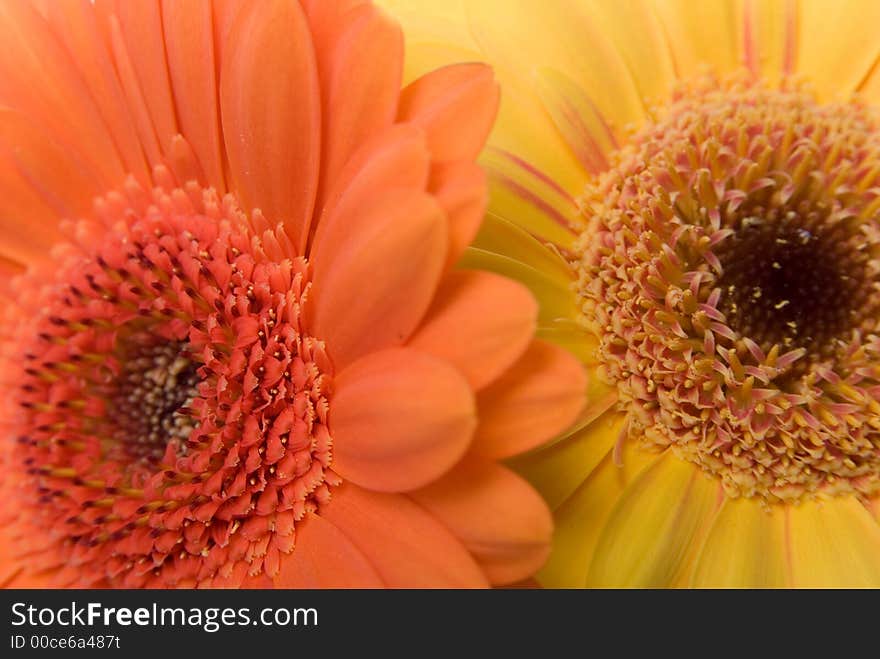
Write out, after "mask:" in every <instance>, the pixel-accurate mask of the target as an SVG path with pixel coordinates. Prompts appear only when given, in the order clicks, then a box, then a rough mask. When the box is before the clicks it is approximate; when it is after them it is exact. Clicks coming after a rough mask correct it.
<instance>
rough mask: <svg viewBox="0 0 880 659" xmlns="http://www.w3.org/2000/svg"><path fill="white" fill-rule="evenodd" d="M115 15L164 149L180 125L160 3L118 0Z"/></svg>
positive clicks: (154, 127)
mask: <svg viewBox="0 0 880 659" xmlns="http://www.w3.org/2000/svg"><path fill="white" fill-rule="evenodd" d="M115 16H116V17H118V19H119V25H120V28H121V32H122V36H123V40H124V43H125V51H126V55H127V57H128V58H129V59H130V60H131V65H132V67H133V69H134V73H135V75H136V76H137V83H138V87H139V88H140V91H141V93H142V94H143V96H142V99H143V100H142V101H141V103H143V104H144V105H145V106H146V108H147V109H148V112H149V117H150V122H151V124H152V127H153V130H154V131H155V138H156V141H157V142H158V144H159V147H160V148H161V149H162V150H163V151H164V149H166V148H167V147H168V145H169V144H170V142H171V138H172V137H173V136H174V135H176V134H177V133H178V132H179V128H178V126H177V120H176V118H175V111H174V97H173V95H172V92H171V80H170V79H169V76H168V61H167V59H166V57H165V35H164V31H163V26H162V8H161V4H160V3H158V2H153V1H151V0H133V1H132V2H128V1H127V0H122V1H121V2H116V3H115ZM133 100H134V99H133ZM135 102H137V101H135ZM215 102H216V101H215ZM151 164H153V165H157V164H159V163H158V162H152V163H151Z"/></svg>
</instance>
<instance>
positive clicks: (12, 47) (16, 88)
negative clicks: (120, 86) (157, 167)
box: [0, 0, 124, 187]
mask: <svg viewBox="0 0 880 659" xmlns="http://www.w3.org/2000/svg"><path fill="white" fill-rule="evenodd" d="M0 41H2V43H3V49H2V51H0V103H2V104H3V105H5V106H7V107H9V108H12V109H14V110H17V111H19V112H21V113H22V114H24V115H26V116H28V117H31V118H32V120H33V121H34V123H35V124H36V125H38V126H40V127H41V128H43V129H45V130H46V131H48V132H49V133H50V135H51V137H52V139H53V141H55V142H56V143H57V144H59V145H60V146H63V147H65V148H68V149H70V150H71V151H72V152H73V153H75V154H76V159H77V160H79V161H81V162H84V163H86V164H87V166H88V168H89V169H90V170H91V171H93V172H95V173H96V174H97V175H98V176H100V177H101V178H100V183H101V184H102V185H104V186H108V187H109V186H112V185H116V184H119V183H121V182H122V180H123V178H124V170H123V168H122V163H121V161H120V159H119V156H118V154H117V152H116V149H115V147H114V145H113V141H112V139H111V138H110V136H109V134H108V131H107V128H106V126H105V124H104V122H103V120H102V119H101V115H100V113H99V111H98V109H97V107H96V106H95V103H94V100H93V99H92V97H91V95H90V93H89V90H88V88H87V87H86V85H85V83H84V81H83V79H82V77H81V76H80V74H79V72H78V71H77V70H76V65H75V63H74V62H73V60H72V59H71V56H70V55H69V54H68V53H67V51H66V49H65V48H64V47H63V45H62V44H61V43H59V42H58V40H57V39H56V38H55V36H54V35H53V34H52V32H51V30H50V29H49V25H48V23H47V22H46V21H45V19H44V18H43V17H42V16H40V15H39V14H38V13H37V12H36V11H35V10H34V8H33V7H31V5H30V3H28V2H24V1H23V0H10V2H3V3H0ZM62 108H64V111H61V109H62ZM86 136H87V137H86Z"/></svg>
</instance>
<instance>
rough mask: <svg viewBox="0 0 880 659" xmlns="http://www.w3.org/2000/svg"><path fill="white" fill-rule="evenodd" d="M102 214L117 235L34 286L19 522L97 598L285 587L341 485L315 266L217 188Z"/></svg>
mask: <svg viewBox="0 0 880 659" xmlns="http://www.w3.org/2000/svg"><path fill="white" fill-rule="evenodd" d="M104 207H105V212H106V213H108V214H109V217H107V218H105V220H106V224H107V226H110V227H112V229H110V230H107V229H101V230H98V231H93V232H92V233H91V235H93V236H94V238H93V239H91V240H84V241H82V244H81V245H69V246H67V250H66V252H67V253H66V255H65V256H64V258H63V261H62V263H61V265H60V266H59V267H57V268H55V269H53V271H52V273H51V275H49V277H48V278H45V279H43V278H40V277H39V276H38V275H37V274H31V275H28V277H27V278H25V279H24V280H23V281H20V282H19V283H18V286H19V288H18V291H17V294H18V296H19V297H20V299H22V300H23V302H22V307H23V308H22V309H21V310H19V312H18V313H17V314H16V315H15V317H14V329H13V331H14V333H15V336H17V337H19V338H18V340H17V345H16V346H15V352H16V353H17V355H18V357H17V358H15V359H13V362H12V364H11V368H12V371H11V378H10V379H11V381H12V382H14V383H15V384H16V386H15V388H14V391H15V393H14V401H12V403H13V408H14V409H13V410H12V411H11V413H10V414H7V415H6V419H5V423H6V424H7V425H8V426H9V432H10V433H11V434H12V435H13V436H15V437H17V438H18V442H19V444H20V445H21V451H20V453H19V455H20V459H21V461H22V462H23V466H24V471H26V472H27V474H28V478H27V480H26V482H25V484H24V485H23V486H26V487H30V488H32V489H33V493H34V497H33V499H32V505H31V506H30V507H29V509H28V510H26V511H22V514H24V515H27V516H29V517H30V518H31V519H32V520H33V523H34V524H35V525H38V526H39V527H41V528H42V529H44V530H45V531H46V532H48V533H49V534H50V535H51V536H52V537H53V538H54V545H53V547H52V551H50V552H48V555H47V556H45V557H44V558H45V560H46V561H47V566H48V565H49V564H52V563H54V564H65V565H68V566H71V567H72V568H73V569H76V570H78V571H79V572H81V573H82V574H84V575H85V576H86V578H88V579H90V580H91V581H92V583H93V584H94V585H111V584H112V585H123V586H127V587H140V586H153V585H163V586H164V585H174V586H188V585H198V584H209V583H212V581H214V580H222V579H224V578H227V577H229V576H230V575H231V574H232V573H234V572H235V573H239V576H241V574H240V573H244V572H246V573H247V574H249V575H251V576H260V575H266V576H269V577H272V576H274V575H275V574H277V572H278V569H279V561H280V556H281V555H282V554H284V553H289V552H290V551H292V549H293V544H294V536H295V526H296V522H297V521H298V520H299V519H301V518H302V517H303V516H304V515H305V514H306V513H307V512H310V511H316V510H318V509H319V508H320V506H321V505H322V504H323V503H324V502H326V501H327V500H328V499H329V488H330V487H331V486H333V485H334V484H337V483H338V482H339V479H338V477H337V476H336V475H335V474H334V473H333V472H332V471H331V470H330V464H331V462H332V457H331V439H330V434H329V432H328V429H327V413H328V404H327V396H328V392H329V388H330V386H331V383H332V367H331V364H330V361H329V359H328V357H327V355H326V353H325V350H324V346H323V344H322V342H321V341H319V340H317V339H315V338H314V337H312V336H310V335H309V333H308V331H307V330H306V328H305V326H304V322H303V319H302V314H303V306H304V305H305V304H306V303H307V297H308V291H309V287H310V283H309V265H308V263H307V262H306V260H305V259H303V258H298V259H294V260H291V259H285V258H283V256H281V253H280V249H279V245H278V240H282V239H283V236H281V235H280V234H276V233H273V232H266V233H264V234H261V235H260V236H257V235H255V232H254V231H253V229H252V228H251V227H250V225H249V224H248V221H247V218H245V216H244V215H243V214H242V213H241V211H239V210H238V209H237V207H236V205H235V202H234V200H233V199H232V198H231V197H227V198H225V199H222V200H221V199H219V198H218V197H217V195H216V193H214V192H213V190H200V189H188V190H187V192H186V193H184V192H183V191H182V190H174V191H157V192H156V193H155V194H154V199H152V200H150V201H149V202H140V201H138V200H136V199H135V198H134V197H132V198H129V199H127V200H124V201H123V200H122V198H121V196H119V195H115V196H113V195H111V196H108V198H107V199H106V200H105V202H104ZM270 255H271V257H270ZM25 307H26V308H25ZM59 553H60V556H59Z"/></svg>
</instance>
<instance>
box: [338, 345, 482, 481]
mask: <svg viewBox="0 0 880 659" xmlns="http://www.w3.org/2000/svg"><path fill="white" fill-rule="evenodd" d="M336 387H337V390H336V394H335V396H334V397H333V400H332V412H331V420H330V424H331V431H332V433H333V436H334V462H333V468H334V469H335V470H336V471H338V472H339V473H340V474H341V475H342V477H343V478H346V479H348V480H351V481H353V482H355V483H358V484H360V485H363V486H364V487H368V488H370V489H374V490H383V491H400V490H411V489H415V488H417V487H422V486H423V485H425V484H427V483H429V482H430V481H432V480H434V479H435V478H437V477H438V476H440V475H441V474H443V473H444V472H445V471H446V470H447V469H449V468H450V467H452V465H453V464H455V463H456V462H457V461H458V460H459V459H460V458H461V456H462V455H463V454H464V452H465V451H466V450H467V447H468V445H469V444H470V441H471V438H472V436H473V432H474V428H475V427H476V417H475V409H474V399H473V394H472V393H471V389H470V387H469V386H468V385H467V382H466V381H465V379H464V378H463V377H462V376H461V375H460V374H459V373H458V372H457V371H456V370H455V369H454V368H453V367H452V366H450V365H449V364H448V363H447V362H444V361H442V360H440V359H437V358H435V357H431V356H430V355H427V354H424V353H420V352H419V351H417V350H414V349H412V348H396V349H391V350H385V351H381V352H377V353H373V354H370V355H367V356H366V357H363V358H362V359H360V360H358V361H357V362H355V363H353V364H352V365H351V366H349V367H348V368H346V369H345V370H343V371H342V373H340V374H339V376H338V378H337V379H336Z"/></svg>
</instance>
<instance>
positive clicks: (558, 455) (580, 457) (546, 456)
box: [510, 413, 624, 509]
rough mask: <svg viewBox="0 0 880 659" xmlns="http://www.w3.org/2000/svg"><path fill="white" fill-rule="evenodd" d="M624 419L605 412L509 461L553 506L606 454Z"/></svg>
mask: <svg viewBox="0 0 880 659" xmlns="http://www.w3.org/2000/svg"><path fill="white" fill-rule="evenodd" d="M623 421H624V415H623V414H613V413H611V414H605V415H604V416H601V417H600V418H597V419H596V420H595V421H593V423H591V424H589V425H588V426H587V427H585V428H582V429H581V430H579V431H577V432H575V433H572V434H571V435H569V436H568V437H565V438H563V439H561V440H559V441H557V442H555V443H554V444H553V445H552V446H549V447H547V448H542V449H539V450H537V451H532V452H530V453H527V454H526V455H523V456H520V457H517V458H514V459H513V460H511V461H510V464H511V466H512V467H514V469H516V470H517V472H519V473H520V474H522V475H523V476H525V477H526V479H527V480H528V481H529V482H530V483H531V484H532V485H534V486H535V487H536V488H537V489H538V490H539V491H540V492H541V495H542V496H543V497H544V499H545V500H546V501H547V504H548V505H549V506H550V508H551V509H555V508H557V507H558V506H559V505H560V504H562V503H563V502H564V501H565V500H566V499H567V498H568V497H569V496H571V494H572V492H574V491H575V490H576V489H577V488H578V487H579V486H580V485H581V484H582V483H583V482H584V481H585V480H586V479H587V478H588V477H589V475H590V473H591V472H592V471H593V469H595V468H596V466H597V465H598V464H599V463H600V462H601V461H602V460H603V459H604V458H605V456H606V455H608V452H609V451H611V449H612V448H613V447H614V444H615V443H616V442H617V439H618V437H620V431H621V429H622V428H623Z"/></svg>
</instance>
